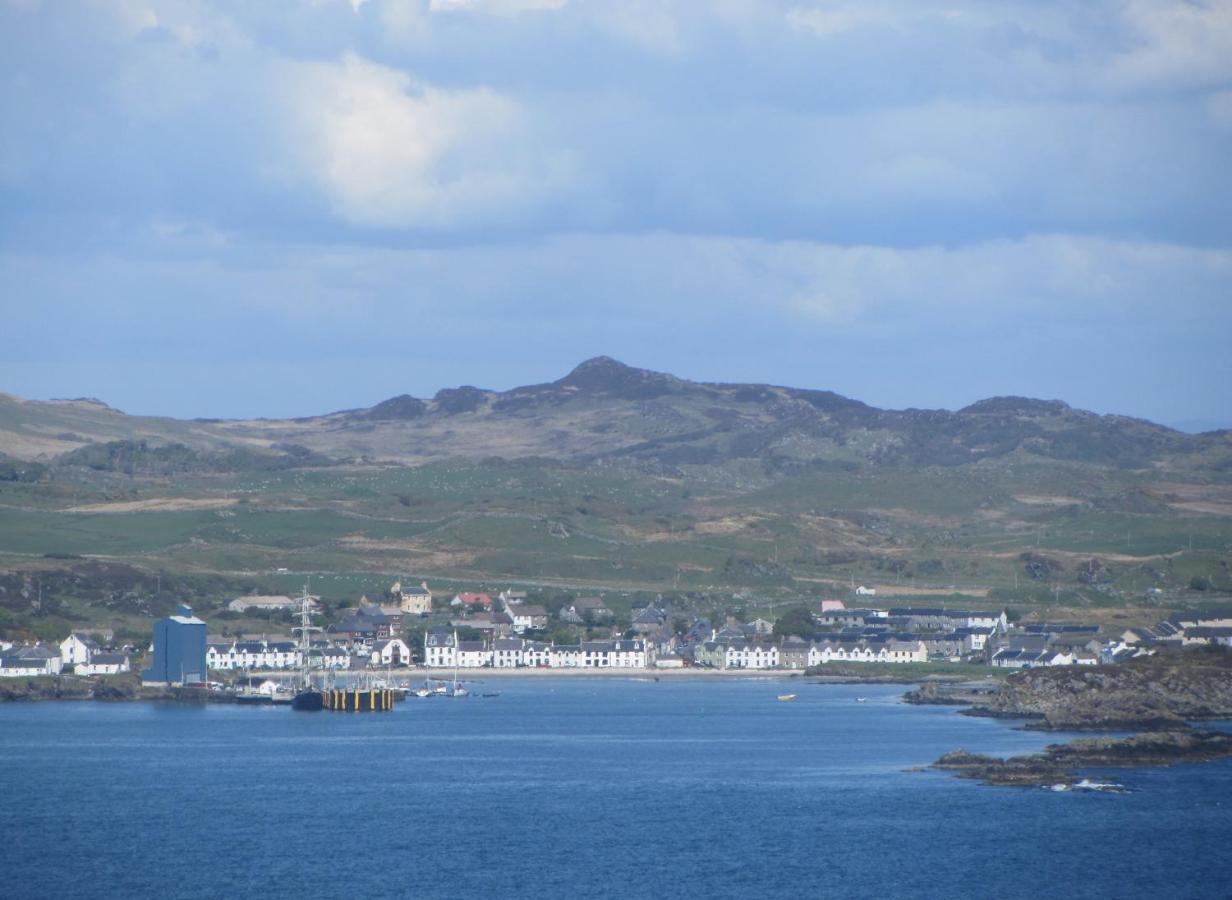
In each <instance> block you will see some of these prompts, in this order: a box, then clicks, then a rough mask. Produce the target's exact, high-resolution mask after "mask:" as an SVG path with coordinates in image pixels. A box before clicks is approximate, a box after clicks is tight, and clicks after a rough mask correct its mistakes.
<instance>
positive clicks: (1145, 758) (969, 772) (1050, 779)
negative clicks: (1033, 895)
mask: <svg viewBox="0 0 1232 900" xmlns="http://www.w3.org/2000/svg"><path fill="white" fill-rule="evenodd" d="M1228 756H1232V734H1226V733H1224V732H1221V731H1197V730H1187V731H1150V732H1145V733H1143V734H1136V735H1133V736H1132V737H1126V738H1089V739H1084V740H1080V741H1073V742H1071V743H1069V744H1051V745H1049V746H1048V747H1047V748H1045V749H1044V751H1043V752H1042V753H1032V754H1029V755H1026V756H1011V757H1009V758H1008V759H1000V758H998V757H995V756H982V755H979V754H975V753H967V752H966V751H965V750H955V751H953V752H951V753H947V754H945V755H944V756H942V757H941V758H940V759H938V760H937V761H936V762H934V763H933V764H932V765H931V766H930V768H933V769H944V770H948V771H952V772H954V773H955V774H957V775H958V776H959V777H960V778H973V779H978V780H979V781H980V782H982V783H984V784H991V785H1003V786H1012V787H1037V786H1039V787H1046V786H1052V785H1073V784H1077V783H1078V782H1079V778H1078V776H1077V775H1076V774H1075V770H1076V769H1091V768H1130V767H1136V766H1171V765H1176V764H1178V763H1194V762H1208V761H1210V760H1215V759H1223V758H1224V757H1228Z"/></svg>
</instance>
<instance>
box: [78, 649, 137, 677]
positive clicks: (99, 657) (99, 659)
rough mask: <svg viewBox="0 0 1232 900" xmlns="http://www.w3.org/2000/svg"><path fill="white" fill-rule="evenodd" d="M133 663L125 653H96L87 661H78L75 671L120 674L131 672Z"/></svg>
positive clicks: (79, 673)
mask: <svg viewBox="0 0 1232 900" xmlns="http://www.w3.org/2000/svg"><path fill="white" fill-rule="evenodd" d="M131 671H132V665H131V663H130V662H129V659H128V657H127V656H126V655H125V654H123V653H95V654H94V656H93V657H92V658H91V659H90V661H89V662H86V663H77V664H76V665H75V667H74V668H73V672H74V673H75V674H77V675H119V674H120V673H121V672H131Z"/></svg>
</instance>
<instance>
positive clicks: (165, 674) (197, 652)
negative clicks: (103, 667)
mask: <svg viewBox="0 0 1232 900" xmlns="http://www.w3.org/2000/svg"><path fill="white" fill-rule="evenodd" d="M205 630H206V629H205V623H204V622H202V621H201V620H200V619H198V618H197V617H196V616H194V615H193V614H192V608H191V607H189V606H183V605H181V606H180V607H178V608H177V610H176V614H175V615H173V616H168V617H167V618H165V619H159V620H158V621H157V622H155V623H154V650H153V654H152V657H151V663H150V667H149V668H148V669H146V670H145V671H143V672H142V673H141V680H142V681H143V682H145V683H147V684H195V683H199V682H203V681H205V675H206V671H207V668H206V662H205V643H206V640H205Z"/></svg>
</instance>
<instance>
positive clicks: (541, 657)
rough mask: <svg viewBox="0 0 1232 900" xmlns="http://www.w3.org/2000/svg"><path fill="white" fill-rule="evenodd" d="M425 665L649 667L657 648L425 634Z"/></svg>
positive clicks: (643, 644)
mask: <svg viewBox="0 0 1232 900" xmlns="http://www.w3.org/2000/svg"><path fill="white" fill-rule="evenodd" d="M424 665H425V666H427V667H428V668H430V669H446V668H448V669H452V668H459V669H482V668H496V669H518V668H546V669H646V668H650V667H651V666H653V665H654V650H653V648H652V646H651V645H649V644H648V643H647V642H646V641H643V640H629V641H583V642H582V643H580V644H545V643H543V642H541V641H529V640H524V639H522V638H499V639H497V640H495V641H491V642H489V641H459V640H457V639H455V637H454V635H453V634H449V633H445V632H433V633H431V634H428V635H426V636H425V637H424Z"/></svg>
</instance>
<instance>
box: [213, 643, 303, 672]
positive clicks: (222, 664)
mask: <svg viewBox="0 0 1232 900" xmlns="http://www.w3.org/2000/svg"><path fill="white" fill-rule="evenodd" d="M301 656H302V653H301V651H300V649H299V647H298V645H296V644H295V642H294V641H236V642H234V643H231V644H208V645H206V648H205V664H206V666H207V667H208V668H210V669H221V670H234V669H294V668H298V667H299V665H300V662H301Z"/></svg>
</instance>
